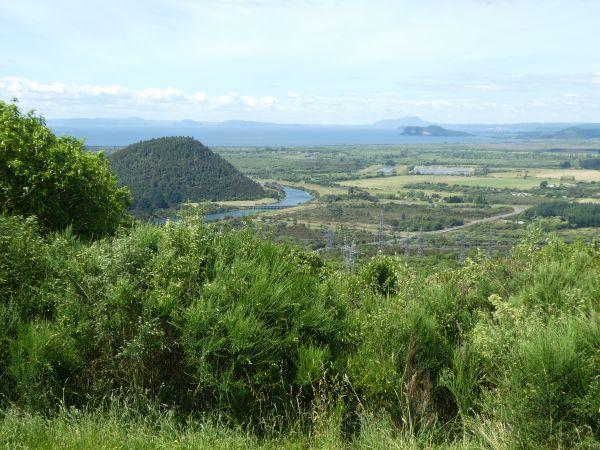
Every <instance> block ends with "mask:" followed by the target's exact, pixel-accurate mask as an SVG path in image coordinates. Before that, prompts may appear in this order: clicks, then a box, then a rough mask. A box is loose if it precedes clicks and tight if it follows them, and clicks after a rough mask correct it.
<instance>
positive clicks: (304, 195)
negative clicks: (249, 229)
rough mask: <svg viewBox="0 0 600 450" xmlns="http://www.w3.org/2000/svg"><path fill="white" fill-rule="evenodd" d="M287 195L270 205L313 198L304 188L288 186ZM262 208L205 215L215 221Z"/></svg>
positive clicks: (243, 214) (286, 204) (294, 202)
mask: <svg viewBox="0 0 600 450" xmlns="http://www.w3.org/2000/svg"><path fill="white" fill-rule="evenodd" d="M283 191H284V192H285V197H284V199H283V200H280V201H279V202H277V203H273V204H272V205H270V206H285V207H292V206H297V205H301V204H302V203H306V202H308V201H310V200H311V199H312V195H310V194H309V193H308V192H306V191H303V190H302V189H295V188H291V187H288V186H284V187H283ZM258 212H260V210H255V209H234V210H233V211H227V212H224V213H215V214H207V215H206V216H204V220H206V221H208V222H214V221H216V220H221V219H224V218H225V217H242V216H249V215H251V214H256V213H258Z"/></svg>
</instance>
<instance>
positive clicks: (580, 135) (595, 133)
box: [550, 127, 600, 139]
mask: <svg viewBox="0 0 600 450" xmlns="http://www.w3.org/2000/svg"><path fill="white" fill-rule="evenodd" d="M550 137H553V138H558V139H593V138H600V128H580V127H569V128H565V129H564V130H560V131H558V132H556V133H553V134H551V135H550Z"/></svg>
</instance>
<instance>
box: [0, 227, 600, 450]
mask: <svg viewBox="0 0 600 450" xmlns="http://www.w3.org/2000/svg"><path fill="white" fill-rule="evenodd" d="M538 242H539V236H535V235H531V237H529V238H527V239H525V240H524V241H523V243H522V244H521V245H519V246H518V247H516V248H515V249H514V250H513V252H512V254H511V256H510V257H508V258H505V259H493V260H489V259H485V258H480V259H477V258H476V259H467V261H466V262H465V264H464V265H463V266H462V267H461V268H459V269H455V270H442V271H438V272H431V271H426V270H415V269H413V268H411V267H409V266H407V265H406V264H405V263H404V262H403V261H402V260H401V259H399V258H394V257H378V258H374V259H372V260H371V261H369V262H367V263H366V264H365V265H364V266H362V267H360V268H359V269H358V270H357V271H356V272H355V273H350V274H344V275H342V274H340V273H338V272H337V271H335V270H334V269H332V268H330V267H329V266H328V265H327V264H325V263H324V262H323V261H322V260H321V259H320V258H319V257H318V256H316V255H315V254H309V253H304V252H302V251H300V250H298V249H295V248H291V247H287V246H280V245H277V244H273V243H270V242H266V241H262V240H261V239H259V238H258V237H257V236H256V234H255V233H254V231H253V230H251V229H249V228H244V229H241V230H232V229H229V228H227V227H225V226H220V225H206V224H205V223H204V222H203V221H202V220H201V219H200V218H198V217H194V216H189V217H186V218H185V219H184V220H183V221H182V222H178V223H169V224H167V225H166V226H164V227H154V226H136V227H134V228H132V229H130V230H123V231H121V232H120V233H119V234H118V235H116V236H114V237H111V238H106V239H102V240H98V241H96V242H93V243H90V242H82V241H80V240H79V239H78V238H77V237H75V236H74V235H72V234H70V233H69V232H68V231H67V232H63V233H58V234H53V235H47V236H42V235H41V234H40V233H39V230H38V228H37V225H36V223H35V221H33V220H31V219H27V220H26V219H21V218H15V217H2V218H0V317H1V319H2V323H3V324H4V327H3V328H2V330H1V332H0V333H1V334H0V379H2V383H1V384H0V396H1V397H0V398H1V402H2V404H3V406H4V407H8V406H9V405H17V406H18V407H19V408H22V409H24V410H26V411H29V412H32V413H41V414H47V413H51V412H54V411H56V410H57V408H58V405H63V406H65V407H77V408H80V409H88V410H91V411H98V408H102V407H103V405H107V404H115V402H116V404H119V402H121V401H125V400H126V401H127V402H130V403H128V404H129V405H130V406H129V407H128V408H129V409H130V410H135V411H141V412H140V414H145V413H143V411H146V409H147V408H148V405H149V404H153V403H157V404H158V405H162V406H159V409H160V408H163V409H164V408H167V409H172V410H174V411H177V412H178V414H183V415H184V416H187V417H189V415H194V414H197V413H201V414H203V415H210V416H211V417H214V416H215V415H218V416H220V417H221V418H225V419H228V420H233V421H235V422H238V423H241V424H252V425H253V426H256V427H259V428H260V429H261V430H263V431H265V430H266V429H272V427H273V426H276V427H277V428H278V429H280V428H279V427H285V428H287V429H289V427H298V425H297V424H298V423H300V424H302V423H304V424H305V425H306V427H308V428H303V427H304V425H303V426H299V428H294V429H296V430H297V432H299V433H304V432H305V431H302V430H307V429H308V430H309V431H308V433H309V434H310V433H317V434H318V433H321V432H322V429H321V428H319V427H320V426H322V425H319V423H321V422H319V421H322V420H325V421H326V423H327V424H328V425H327V427H334V428H327V429H335V430H337V431H335V433H338V434H340V433H342V432H343V433H349V430H350V431H352V433H354V434H353V435H354V436H355V439H358V441H357V442H366V441H361V440H364V439H373V437H372V436H373V435H372V434H369V433H373V432H374V431H373V429H372V428H371V427H372V426H373V425H372V423H373V420H374V421H375V422H377V421H379V422H377V423H383V422H385V423H387V424H388V425H386V427H387V428H385V430H388V431H386V433H387V432H389V433H392V434H390V436H399V435H398V434H394V433H400V435H402V436H404V438H405V437H406V436H412V437H411V438H410V439H416V441H414V442H413V441H410V442H412V444H411V446H413V444H414V445H417V444H418V443H419V442H420V443H421V444H422V445H426V446H430V445H431V442H432V441H431V439H433V440H434V441H435V440H437V442H438V443H439V442H441V441H444V442H452V441H455V440H456V439H457V438H459V437H461V436H462V439H467V440H469V441H470V442H472V446H473V447H480V446H482V445H492V444H490V440H493V442H495V444H493V445H495V446H500V447H507V448H514V447H537V446H540V445H542V444H545V445H547V444H548V443H549V444H550V445H553V446H563V447H567V446H572V445H575V444H579V445H581V446H586V445H587V446H593V445H597V439H596V437H595V436H597V433H598V432H600V429H599V426H600V417H599V414H598V411H599V408H598V405H599V404H600V387H599V386H600V385H599V378H598V373H600V371H599V370H598V369H599V368H600V350H599V349H600V316H599V312H600V307H599V306H600V254H599V252H598V250H597V249H595V248H593V247H592V246H586V245H584V244H582V243H575V244H563V243H561V242H554V241H553V242H550V243H548V244H546V245H544V246H542V247H538V244H537V243H538ZM131 402H133V403H131ZM144 405H145V406H144ZM8 417H12V416H10V413H9V416H8ZM6 420H9V422H10V420H13V422H10V423H13V424H14V417H13V419H10V418H9V419H6ZM86 420H87V419H86ZM381 421H383V422H381ZM9 422H7V424H5V425H3V426H4V427H5V428H6V427H9V428H10V427H12V426H13V425H10V423H9ZM25 422H27V421H25ZM25 422H24V423H25ZM27 423H29V422H27ZM269 427H271V428H269ZM311 430H312V431H311ZM319 430H321V431H319ZM393 430H396V431H393ZM403 433H404V434H403ZM432 433H434V435H432ZM340 435H341V434H340ZM425 435H427V436H429V437H427V438H425V437H423V438H421V437H419V436H425ZM347 436H349V434H347ZM369 436H371V437H369ZM432 436H433V437H432ZM404 438H400V437H398V439H404ZM386 439H388V441H389V442H392V440H393V439H392V437H388V438H386ZM394 439H395V438H394ZM419 439H426V440H423V441H419ZM398 442H400V441H398ZM401 442H404V444H405V445H408V444H407V442H409V441H406V440H402V441H401ZM398 445H400V444H398Z"/></svg>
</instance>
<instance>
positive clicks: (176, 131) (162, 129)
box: [50, 125, 491, 147]
mask: <svg viewBox="0 0 600 450" xmlns="http://www.w3.org/2000/svg"><path fill="white" fill-rule="evenodd" d="M50 127H51V128H52V130H53V131H54V132H55V133H56V134H58V135H72V136H76V137H78V138H83V139H85V143H86V145H89V146H100V147H101V146H107V147H114V146H125V145H129V144H133V143H134V142H138V141H142V140H146V139H152V138H157V137H164V136H191V137H194V138H196V139H198V140H199V141H200V142H202V143H203V144H205V145H208V146H250V147H259V146H271V147H278V146H317V145H343V144H348V145H352V144H365V145H366V144H443V143H481V142H488V141H490V140H491V138H486V137H479V136H478V137H463V136H454V137H450V136H448V137H432V136H402V134H401V132H400V130H397V129H393V128H374V127H350V126H349V127H328V126H281V125H280V126H256V127H253V126H208V125H206V126H189V127H186V126H156V127H154V126H140V127H135V126H102V125H96V126H84V125H81V126H78V125H69V126H58V125H55V126H52V125H50Z"/></svg>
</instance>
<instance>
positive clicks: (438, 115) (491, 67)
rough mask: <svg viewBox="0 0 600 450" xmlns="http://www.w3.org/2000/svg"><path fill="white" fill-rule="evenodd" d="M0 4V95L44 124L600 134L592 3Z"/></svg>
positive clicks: (599, 59) (599, 5) (221, 0)
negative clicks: (123, 121) (383, 125)
mask: <svg viewBox="0 0 600 450" xmlns="http://www.w3.org/2000/svg"><path fill="white" fill-rule="evenodd" d="M0 4H1V6H2V9H1V12H0V17H1V18H2V23H3V26H2V27H0V35H1V36H2V39H0V50H1V52H0V55H1V56H0V98H2V99H3V100H10V99H12V98H17V99H18V100H19V104H20V105H21V106H22V107H23V108H24V109H35V110H37V111H39V112H40V113H42V114H43V115H45V116H46V117H48V118H77V117H114V118H118V117H142V118H144V119H161V120H181V119H193V120H198V121H205V122H209V121H223V120H233V119H240V120H256V121H269V122H279V123H317V124H319V123H339V124H364V123H372V122H375V121H377V120H382V119H389V118H397V117H403V116H419V117H421V118H423V119H425V120H428V121H432V122H441V123H517V122H600V56H599V53H598V51H597V44H598V42H599V41H600V31H599V30H600V27H599V26H598V25H599V23H598V22H599V20H600V19H599V18H600V2H593V1H586V0H571V1H566V0H549V1H546V2H539V1H534V0H495V1H493V0H456V1H453V2H450V1H444V0H424V1H421V2H415V1H395V2H393V1H391V0H375V1H371V2H369V3H368V4H367V3H366V2H362V1H352V0H350V1H346V2H342V1H339V0H331V1H322V2H317V1H313V0H296V1H294V0H250V1H241V0H238V1H236V0H211V1H200V2H192V1H187V0H178V1H171V2H167V1H163V0H152V1H149V2H147V3H146V4H145V6H144V8H143V9H140V8H139V6H137V5H136V4H135V2H132V1H121V2H119V3H111V2H99V1H90V2H86V4H85V5H81V4H79V3H78V2H75V1H70V0H59V1H57V2H53V3H52V4H51V5H50V4H45V3H43V2H41V1H34V0H22V1H20V2H18V3H17V2H9V1H8V0H0ZM17 37H18V38H17Z"/></svg>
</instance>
